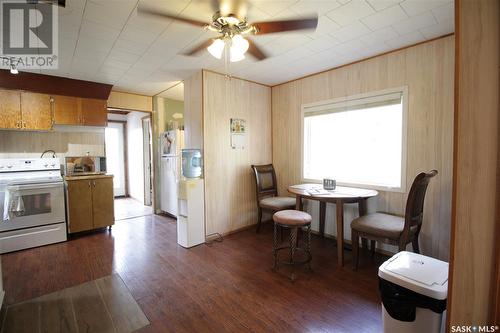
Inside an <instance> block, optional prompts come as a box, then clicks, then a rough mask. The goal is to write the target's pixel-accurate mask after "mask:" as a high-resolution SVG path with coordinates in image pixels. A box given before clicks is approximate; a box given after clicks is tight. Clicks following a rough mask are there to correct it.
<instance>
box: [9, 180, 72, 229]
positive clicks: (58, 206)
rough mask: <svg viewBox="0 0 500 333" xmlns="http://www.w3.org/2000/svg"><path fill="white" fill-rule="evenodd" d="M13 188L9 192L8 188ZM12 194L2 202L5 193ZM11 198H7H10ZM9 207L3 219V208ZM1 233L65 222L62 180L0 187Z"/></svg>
mask: <svg viewBox="0 0 500 333" xmlns="http://www.w3.org/2000/svg"><path fill="white" fill-rule="evenodd" d="M10 190H12V191H10ZM7 191H9V194H12V195H11V197H13V196H15V197H16V199H15V201H14V203H12V201H11V202H10V203H7V205H6V204H5V196H6V195H7V193H6V192H7ZM9 201H10V200H9ZM6 208H8V209H9V210H10V214H9V219H8V220H4V219H3V218H4V210H5V209H6ZM0 213H1V214H0V219H1V220H2V223H0V232H2V231H8V230H17V229H23V228H30V227H36V226H41V225H47V224H52V223H60V222H64V221H65V213H64V186H63V183H62V182H55V183H42V184H22V185H10V186H6V187H5V188H4V189H0Z"/></svg>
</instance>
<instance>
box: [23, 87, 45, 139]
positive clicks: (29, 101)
mask: <svg viewBox="0 0 500 333" xmlns="http://www.w3.org/2000/svg"><path fill="white" fill-rule="evenodd" d="M21 114H22V124H23V125H22V127H23V129H27V130H50V129H51V128H52V105H51V102H50V96H49V95H45V94H37V93H31V92H22V93H21Z"/></svg>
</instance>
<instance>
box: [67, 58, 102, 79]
mask: <svg viewBox="0 0 500 333" xmlns="http://www.w3.org/2000/svg"><path fill="white" fill-rule="evenodd" d="M71 73H85V75H93V74H95V73H97V66H96V62H95V61H94V60H93V59H89V58H83V57H74V58H73V63H72V64H71Z"/></svg>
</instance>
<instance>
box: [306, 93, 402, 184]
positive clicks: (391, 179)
mask: <svg viewBox="0 0 500 333" xmlns="http://www.w3.org/2000/svg"><path fill="white" fill-rule="evenodd" d="M405 91H406V90H405V89H400V90H398V91H390V92H387V91H385V92H378V93H371V94H365V95H360V96H352V97H347V98H344V99H342V100H335V101H329V102H325V103H319V104H315V105H309V106H304V107H303V164H302V170H303V178H304V180H308V181H320V180H321V179H323V178H333V179H336V180H337V182H338V183H339V184H344V185H353V186H364V187H370V188H379V189H383V190H394V191H398V190H402V189H403V186H404V185H403V184H404V181H405V180H404V176H405V173H404V170H405V156H404V155H405V154H404V144H405V128H406V124H405V119H406V117H405V111H404V109H405V108H404V105H405V103H404V102H405V98H406V94H405Z"/></svg>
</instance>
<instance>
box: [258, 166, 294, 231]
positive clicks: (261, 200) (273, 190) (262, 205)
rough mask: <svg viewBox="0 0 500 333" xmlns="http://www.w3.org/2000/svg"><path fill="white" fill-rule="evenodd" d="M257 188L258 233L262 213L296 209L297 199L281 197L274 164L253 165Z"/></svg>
mask: <svg viewBox="0 0 500 333" xmlns="http://www.w3.org/2000/svg"><path fill="white" fill-rule="evenodd" d="M252 170H253V172H254V174H255V184H256V187H257V210H258V220H257V232H259V231H260V225H261V224H262V212H269V213H270V214H274V213H276V212H279V211H280V210H286V209H295V198H290V197H279V196H278V183H277V181H276V173H275V172H274V167H273V165H272V164H266V165H252Z"/></svg>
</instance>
